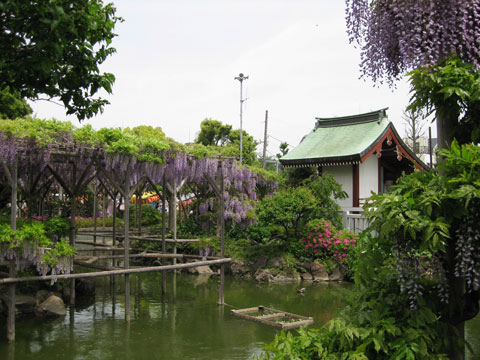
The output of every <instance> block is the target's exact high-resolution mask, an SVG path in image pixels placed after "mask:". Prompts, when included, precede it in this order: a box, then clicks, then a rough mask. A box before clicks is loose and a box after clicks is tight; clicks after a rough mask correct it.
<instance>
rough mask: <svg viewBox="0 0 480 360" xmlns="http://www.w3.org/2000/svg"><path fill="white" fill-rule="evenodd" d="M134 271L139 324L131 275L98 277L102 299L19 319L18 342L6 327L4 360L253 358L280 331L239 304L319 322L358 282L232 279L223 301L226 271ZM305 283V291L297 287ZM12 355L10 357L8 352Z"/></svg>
mask: <svg viewBox="0 0 480 360" xmlns="http://www.w3.org/2000/svg"><path fill="white" fill-rule="evenodd" d="M167 276H168V277H167V294H166V295H165V296H162V293H161V279H162V276H161V274H160V273H150V274H140V275H134V276H133V275H132V276H131V279H132V284H131V288H132V291H131V293H132V296H131V309H132V313H131V317H132V320H131V323H130V324H126V323H125V321H124V311H123V303H124V298H123V287H122V285H123V279H122V278H118V280H117V283H116V285H115V286H111V285H110V281H109V278H98V279H97V280H96V281H95V284H96V291H95V295H94V298H90V299H83V303H82V302H81V301H80V300H81V299H78V303H77V305H76V308H75V309H71V310H70V313H69V314H68V313H67V316H66V317H65V318H63V319H56V320H47V321H44V320H41V319H36V318H18V317H17V322H16V342H15V344H14V345H10V346H9V345H7V344H6V341H5V340H4V339H5V333H6V330H5V326H4V325H3V326H2V327H1V328H0V336H1V337H2V340H0V358H1V359H49V360H52V359H76V360H79V359H251V357H252V355H254V354H258V353H260V352H261V351H262V345H263V344H265V343H269V342H271V341H272V340H273V338H274V337H275V334H277V333H278V330H276V329H274V328H270V327H268V326H266V325H262V324H258V323H254V322H250V321H247V320H242V319H239V318H238V317H235V316H233V315H232V314H231V313H230V310H231V309H238V308H247V307H253V306H257V305H264V306H268V307H273V308H277V309H280V310H284V311H287V312H293V313H297V314H300V315H305V316H312V317H314V319H315V323H316V325H321V324H323V323H324V322H326V321H328V320H329V319H330V318H331V317H332V315H333V314H334V313H335V311H336V310H337V309H338V308H339V307H341V306H342V305H341V304H342V302H341V298H342V296H345V293H346V292H348V288H349V287H350V284H347V283H343V284H337V283H329V284H326V283H325V284H305V283H302V284H298V283H286V284H259V283H256V282H254V281H249V280H239V279H236V278H235V279H234V278H232V277H228V276H227V277H226V279H225V302H226V303H227V305H225V306H218V305H216V301H217V296H218V292H217V289H218V277H216V276H212V277H208V276H207V277H203V276H199V275H189V274H176V275H174V274H173V273H168V275H167ZM300 287H305V288H306V290H305V293H304V295H301V294H299V293H297V289H299V288H300ZM92 297H93V295H92ZM5 355H7V356H5Z"/></svg>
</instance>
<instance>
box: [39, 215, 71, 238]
mask: <svg viewBox="0 0 480 360" xmlns="http://www.w3.org/2000/svg"><path fill="white" fill-rule="evenodd" d="M43 224H44V227H45V231H46V235H47V236H48V237H49V238H50V239H51V240H53V241H57V240H59V239H60V238H62V237H63V236H67V235H68V233H69V231H70V223H69V222H68V220H67V219H65V218H62V217H60V216H55V217H53V218H50V219H48V220H47V221H45V222H44V223H43Z"/></svg>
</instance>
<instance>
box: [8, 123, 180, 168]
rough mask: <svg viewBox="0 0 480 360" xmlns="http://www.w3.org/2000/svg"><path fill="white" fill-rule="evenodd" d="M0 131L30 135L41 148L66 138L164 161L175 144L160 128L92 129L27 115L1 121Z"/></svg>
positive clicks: (110, 152)
mask: <svg viewBox="0 0 480 360" xmlns="http://www.w3.org/2000/svg"><path fill="white" fill-rule="evenodd" d="M0 134H2V135H3V136H5V137H7V138H10V137H14V138H18V139H30V140H31V141H32V142H33V145H36V146H39V147H41V148H45V147H46V146H47V145H66V143H68V142H70V143H74V144H75V145H83V146H88V147H98V148H100V149H103V150H104V151H105V153H106V155H107V156H114V155H116V154H120V155H126V156H130V157H132V158H133V159H134V160H137V161H151V162H157V163H162V162H163V161H164V155H165V153H166V151H167V150H172V149H173V148H174V147H178V146H176V145H175V144H174V142H173V141H172V140H170V139H166V138H165V134H164V133H163V131H162V130H161V129H160V128H153V127H150V126H138V127H135V128H133V129H129V128H127V129H125V130H122V129H120V128H102V129H100V130H98V131H96V130H94V129H93V127H92V126H91V125H89V124H87V125H84V126H83V127H81V128H76V127H74V126H73V125H72V124H71V123H69V122H63V121H58V120H55V119H51V120H40V119H34V118H31V117H27V118H23V119H17V120H15V121H13V120H4V121H1V122H0ZM179 148H180V147H179ZM183 150H184V149H183Z"/></svg>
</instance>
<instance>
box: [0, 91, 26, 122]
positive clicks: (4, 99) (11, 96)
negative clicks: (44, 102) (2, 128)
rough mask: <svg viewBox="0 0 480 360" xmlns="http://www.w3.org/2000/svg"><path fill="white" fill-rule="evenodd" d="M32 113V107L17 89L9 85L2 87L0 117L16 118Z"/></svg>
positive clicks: (0, 92)
mask: <svg viewBox="0 0 480 360" xmlns="http://www.w3.org/2000/svg"><path fill="white" fill-rule="evenodd" d="M31 113H32V108H31V107H30V106H29V105H28V104H27V102H26V101H25V100H24V99H22V98H21V97H20V94H19V93H18V92H17V91H11V90H10V88H9V87H8V86H7V87H5V88H3V89H0V119H2V118H3V119H16V118H19V117H24V116H27V115H30V114H31Z"/></svg>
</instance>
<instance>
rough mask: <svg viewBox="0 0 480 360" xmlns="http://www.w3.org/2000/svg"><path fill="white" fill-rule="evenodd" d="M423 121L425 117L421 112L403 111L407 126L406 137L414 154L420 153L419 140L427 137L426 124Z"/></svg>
mask: <svg viewBox="0 0 480 360" xmlns="http://www.w3.org/2000/svg"><path fill="white" fill-rule="evenodd" d="M423 120H424V119H423V116H422V114H421V113H419V112H415V111H413V110H412V109H407V110H404V111H403V122H404V123H405V125H406V129H405V132H406V137H407V139H408V141H409V145H410V147H411V149H412V151H413V153H414V154H417V153H419V152H420V149H419V148H418V147H417V143H418V140H419V139H420V138H421V137H422V136H424V135H425V131H424V127H425V123H424V122H423Z"/></svg>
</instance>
